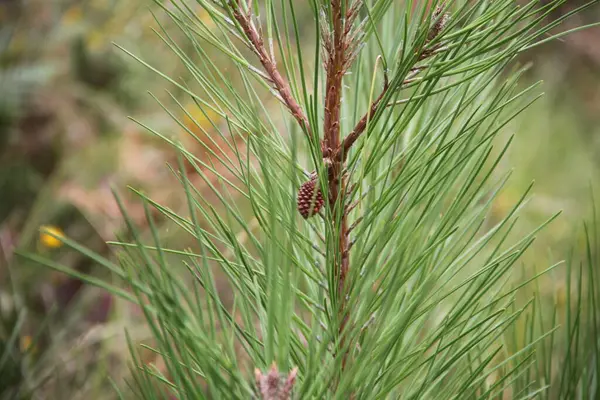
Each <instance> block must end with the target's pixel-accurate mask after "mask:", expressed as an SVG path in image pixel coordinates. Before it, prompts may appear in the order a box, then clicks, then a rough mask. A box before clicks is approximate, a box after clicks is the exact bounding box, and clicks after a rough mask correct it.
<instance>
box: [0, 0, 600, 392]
mask: <svg viewBox="0 0 600 400" xmlns="http://www.w3.org/2000/svg"><path fill="white" fill-rule="evenodd" d="M298 1H300V0H298ZM150 3H151V2H149V1H145V0H128V1H118V0H0V317H1V318H0V348H3V347H6V346H12V347H14V348H16V349H17V351H16V354H18V356H15V357H12V356H11V359H10V360H9V361H8V362H4V363H0V389H2V388H7V387H14V386H15V385H18V383H19V382H25V381H26V382H27V383H28V387H30V388H31V389H32V390H36V389H37V390H39V388H43V392H44V393H46V394H45V395H44V397H45V398H68V399H79V398H94V399H96V398H98V399H99V398H112V397H114V395H113V393H114V392H112V390H111V386H112V384H113V383H112V382H111V381H110V380H109V379H108V376H109V375H110V376H111V377H113V378H114V379H115V383H116V384H117V385H121V384H122V381H123V380H124V379H126V378H127V377H128V374H129V372H128V371H129V369H128V365H127V363H126V362H127V358H128V356H127V354H128V349H127V342H126V340H125V336H124V334H123V332H124V329H125V328H127V329H128V332H129V334H130V335H131V337H132V340H133V341H134V342H145V343H150V342H149V339H148V338H149V332H147V331H146V329H145V326H144V324H143V316H142V315H141V314H140V312H139V310H137V309H136V308H135V307H132V306H130V305H128V304H125V303H121V302H119V301H117V300H116V299H114V298H112V297H111V296H110V295H108V294H107V293H105V292H103V291H101V290H99V289H96V288H91V287H88V286H86V285H83V284H82V283H81V282H80V281H78V280H75V279H71V278H67V277H66V276H64V275H61V274H58V273H54V272H51V271H50V270H45V269H42V268H41V267H39V266H33V265H29V264H28V263H26V262H24V261H23V260H22V259H20V258H19V257H18V256H16V255H15V250H17V249H22V250H26V251H32V252H37V253H39V254H41V255H43V256H46V257H51V258H52V259H54V260H56V261H57V262H61V263H63V264H66V265H68V266H71V267H73V268H76V269H77V270H79V271H82V272H85V273H91V274H96V273H98V274H100V272H99V271H96V269H97V268H96V266H95V262H94V261H93V260H91V259H90V258H89V257H85V256H83V255H81V254H80V253H77V252H74V251H72V250H68V249H66V248H64V247H63V246H61V243H60V242H59V241H57V240H55V239H54V238H52V237H50V236H47V235H44V234H41V233H40V228H41V227H44V228H47V229H49V230H51V231H54V232H55V233H57V234H59V235H66V236H68V237H70V238H73V239H75V240H77V241H78V242H80V243H82V244H83V245H85V246H87V247H89V248H90V249H92V250H94V251H95V252H97V253H99V254H102V255H104V256H107V257H110V256H111V252H112V251H113V250H114V249H113V248H112V247H111V245H110V244H106V242H108V241H111V240H114V239H115V238H116V237H117V236H121V235H124V234H125V230H124V226H123V221H122V218H121V215H120V212H119V209H118V207H117V204H116V203H115V201H114V199H113V195H112V192H111V187H116V188H119V189H120V193H121V194H122V195H123V196H124V199H125V203H126V206H127V208H128V211H129V213H130V215H131V216H132V217H133V219H134V220H135V222H136V223H138V224H139V226H140V227H141V228H142V229H143V228H144V226H145V223H146V222H145V218H144V213H143V209H142V207H141V205H140V204H138V203H136V202H134V201H132V197H130V198H128V194H127V193H128V192H127V190H126V187H127V186H128V185H131V186H133V187H135V188H136V189H139V190H143V191H144V192H145V193H147V194H148V195H149V197H150V198H152V199H154V200H156V201H157V202H159V203H162V204H167V205H169V207H172V208H173V209H175V210H177V209H178V208H180V207H182V206H183V205H182V204H180V201H181V196H179V195H178V193H179V192H178V189H177V185H178V183H177V181H176V180H175V179H174V178H173V177H172V175H171V174H170V172H169V171H168V169H167V168H166V163H169V162H175V161H176V154H175V152H174V151H173V150H172V149H171V148H170V147H169V146H168V145H166V144H165V143H164V141H161V140H158V139H156V137H155V136H154V135H150V134H148V132H147V131H146V130H144V128H143V127H141V126H140V125H139V124H138V123H136V122H135V121H133V120H132V119H130V118H129V117H130V116H131V117H133V118H135V119H136V120H139V121H142V122H143V123H144V124H145V125H148V126H151V127H152V128H153V129H156V130H157V131H160V132H161V133H164V134H168V135H170V136H171V137H173V138H176V139H178V140H181V141H183V142H184V144H186V146H187V147H188V148H190V149H192V150H194V149H195V151H197V152H198V154H199V156H202V154H201V153H202V152H203V151H206V150H203V149H201V147H200V146H197V145H195V143H194V142H193V141H192V140H190V137H189V135H188V134H187V133H186V132H185V129H183V128H182V127H181V126H178V125H177V124H176V123H175V122H174V121H173V120H172V119H171V117H170V116H169V115H168V114H167V113H165V112H164V110H163V109H162V108H161V106H160V105H159V104H158V103H157V102H156V100H155V99H154V98H153V97H152V96H150V95H149V94H148V92H152V93H153V94H154V95H155V96H157V97H158V98H159V99H161V100H163V101H171V102H172V101H173V100H172V99H170V100H169V98H170V95H169V94H168V93H167V90H168V91H170V93H171V94H172V95H173V96H174V98H175V99H177V100H178V101H180V102H182V103H183V105H184V107H185V108H186V110H188V112H189V115H186V114H185V113H181V115H177V117H179V118H181V119H182V120H184V121H188V122H189V124H188V126H187V128H188V129H191V130H193V131H194V133H196V134H197V135H198V136H200V137H201V136H202V135H204V134H205V133H203V132H202V131H201V130H199V129H198V127H197V126H196V124H195V123H192V121H191V119H190V117H191V118H193V119H195V120H196V121H197V122H199V124H200V125H201V126H203V127H204V128H205V129H206V130H207V132H208V133H210V131H211V124H210V123H209V121H208V117H211V118H212V117H214V116H207V115H204V114H202V113H201V112H200V111H199V110H198V109H197V107H195V105H194V104H193V103H188V102H189V100H188V99H186V97H185V95H184V93H182V92H181V91H178V90H177V89H176V88H174V86H173V85H172V84H169V83H168V82H167V81H166V80H164V79H160V78H159V77H158V76H157V75H156V74H155V73H154V72H152V71H151V70H150V69H149V68H147V67H145V66H144V65H142V64H141V63H140V62H138V61H136V60H134V59H133V58H132V57H131V56H129V55H127V54H126V53H125V52H124V51H122V50H120V49H119V48H117V47H116V46H115V45H114V44H113V43H116V44H118V45H120V46H122V47H124V48H125V49H127V50H128V51H130V52H131V53H133V54H135V55H137V56H139V57H140V58H141V59H143V60H145V62H147V63H148V64H149V65H152V66H153V67H155V68H157V69H159V70H160V71H162V72H163V73H165V74H166V75H168V76H171V77H174V79H178V80H180V81H181V82H184V83H185V82H186V76H187V74H188V72H187V71H186V70H185V68H184V67H183V66H182V65H181V63H179V62H178V60H177V58H176V57H175V56H174V55H173V54H172V53H171V51H170V50H169V49H168V48H167V47H166V46H165V45H164V44H163V42H162V41H161V39H160V38H159V37H157V35H156V34H155V33H154V31H153V29H156V28H158V26H159V24H162V25H163V26H164V27H165V28H166V29H167V30H170V28H171V27H170V26H169V21H168V20H167V18H166V17H165V16H164V14H162V13H161V12H160V10H159V9H158V8H157V7H156V6H155V5H153V4H150ZM190 3H192V2H190ZM580 4H583V1H578V0H569V1H568V2H566V4H565V5H564V6H563V7H561V8H560V9H559V10H557V11H556V13H555V14H554V15H552V16H550V19H551V18H556V16H558V15H560V14H564V13H567V12H569V11H570V10H572V9H573V8H575V7H577V6H578V5H580ZM198 12H201V11H200V10H199V11H198ZM300 17H302V16H300ZM306 17H310V16H308V15H306ZM598 20H600V7H593V8H591V9H589V10H587V11H586V12H585V13H582V14H580V15H577V16H575V17H572V18H571V19H569V20H568V21H567V23H565V24H563V25H562V26H561V27H560V28H559V30H565V29H570V28H574V27H576V26H579V25H582V24H586V23H591V22H595V21H598ZM207 23H209V22H208V18H207ZM559 30H557V31H556V32H558V31H559ZM172 34H173V36H174V38H175V39H177V38H178V36H177V35H178V33H177V32H176V31H175V30H172ZM599 42H600V29H598V28H592V29H588V30H584V31H579V32H576V33H574V34H572V35H570V36H567V37H564V38H562V39H560V40H556V41H553V42H551V43H548V44H544V45H542V46H539V47H537V48H535V49H532V50H531V51H529V52H528V53H526V54H523V55H522V56H521V57H520V59H519V60H517V61H516V63H519V64H531V68H530V69H529V70H528V72H527V73H526V74H525V76H524V78H523V80H522V82H521V85H522V86H523V88H525V87H526V86H528V85H530V84H532V83H534V82H537V81H540V80H543V84H542V85H541V86H539V87H538V88H537V89H536V90H537V92H538V93H541V92H544V93H545V95H544V96H543V97H542V98H540V99H539V100H538V101H537V102H536V103H535V104H534V105H533V106H531V107H530V108H528V109H527V110H526V111H525V112H524V113H522V114H521V115H520V116H519V117H518V118H517V119H516V120H515V121H514V122H513V123H512V124H511V125H510V126H507V127H506V129H505V132H504V134H506V135H507V136H508V135H511V134H516V139H515V142H514V145H513V146H512V149H511V151H510V152H509V154H508V156H507V157H506V159H505V160H504V161H503V163H502V164H501V166H500V170H499V173H501V172H503V171H506V170H508V169H513V170H514V174H513V178H512V179H511V181H510V183H509V186H508V187H507V188H506V189H505V190H504V191H503V192H502V193H501V195H500V197H499V198H498V200H497V201H496V203H495V204H494V208H493V213H492V215H491V216H490V219H491V220H492V221H493V220H494V216H495V215H497V216H500V215H504V213H506V211H507V210H509V209H510V207H512V205H513V204H514V203H515V202H516V201H517V200H518V199H519V198H520V196H521V195H522V192H523V190H525V189H526V187H527V186H528V185H529V184H530V183H531V181H532V180H535V181H536V184H535V187H534V194H535V196H534V197H533V198H532V199H531V200H530V202H529V204H528V206H527V207H526V209H525V210H524V213H523V217H522V220H521V223H520V224H519V226H518V229H517V230H516V231H515V234H519V233H526V232H529V231H530V230H531V229H533V228H534V227H535V226H537V225H538V224H540V223H541V222H543V221H544V220H546V219H547V218H549V217H550V216H551V215H552V214H554V213H555V212H557V211H560V210H562V211H563V214H562V215H561V217H560V218H558V219H557V220H556V221H555V222H553V223H552V224H551V225H550V226H549V227H548V228H547V229H545V230H544V231H543V233H542V234H541V235H539V238H538V240H537V241H536V243H535V244H534V246H533V247H532V249H531V251H529V252H528V253H527V254H526V255H525V257H524V259H523V260H524V265H532V266H534V267H536V268H540V269H541V268H544V267H546V266H548V265H550V264H552V263H554V262H556V261H557V260H559V259H561V258H564V257H566V255H567V254H568V253H569V252H570V251H571V249H572V248H573V249H575V250H574V251H580V250H579V249H580V248H581V243H582V241H583V239H584V238H583V235H582V229H581V226H582V224H583V221H584V219H585V218H588V217H589V216H590V214H591V208H592V199H591V194H590V193H591V190H590V188H592V187H595V189H596V190H599V188H598V177H599V172H600V170H599V167H600V159H599V157H598V156H599V155H600V90H599V89H600V46H598V43H599ZM180 43H181V44H182V47H183V50H184V51H185V45H186V44H185V41H181V42H180ZM190 174H193V171H190ZM200 189H201V188H200ZM599 195H600V194H599ZM172 228H173V227H169V226H168V225H164V226H163V229H162V230H161V231H162V232H163V236H164V243H165V245H167V246H168V245H169V243H176V244H177V247H178V248H183V247H185V245H186V242H185V241H186V240H189V239H188V238H187V237H185V236H183V235H181V233H180V232H179V231H178V230H177V229H172ZM104 278H106V277H104ZM108 279H110V277H108ZM564 285H565V283H564V279H561V275H560V274H557V275H556V276H554V278H553V279H549V280H546V281H544V287H543V290H544V291H545V292H546V293H547V294H548V295H549V296H551V297H552V298H554V299H555V300H557V302H558V304H559V305H560V302H561V298H564V291H565V289H564ZM224 290H227V289H226V288H224ZM17 309H19V310H21V309H26V310H27V313H26V314H25V313H20V312H15V310H17ZM15 326H18V329H17V330H14V329H13V328H14V327H15ZM42 328H43V329H42ZM15 331H16V332H18V335H17V336H14V337H13V336H11V333H12V332H15ZM0 353H1V352H0ZM11 354H12V353H11ZM144 357H145V359H144V360H142V361H144V362H148V363H150V362H152V363H155V364H156V366H157V368H159V369H160V360H157V359H156V358H155V356H154V355H153V353H152V352H151V351H148V352H147V354H145V355H144ZM109 373H110V374H109ZM0 392H1V390H0ZM0 395H1V394H0ZM90 396H91V397H90Z"/></svg>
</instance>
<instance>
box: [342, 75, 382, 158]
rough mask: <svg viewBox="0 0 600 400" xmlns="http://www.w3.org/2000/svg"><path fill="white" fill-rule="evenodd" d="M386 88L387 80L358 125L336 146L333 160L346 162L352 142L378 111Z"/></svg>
mask: <svg viewBox="0 0 600 400" xmlns="http://www.w3.org/2000/svg"><path fill="white" fill-rule="evenodd" d="M388 88H389V84H388V83H387V80H386V83H385V85H384V87H383V90H382V91H381V94H380V95H379V96H378V97H377V99H375V101H374V102H373V103H372V104H371V106H370V107H369V111H367V113H366V114H365V115H364V116H363V117H362V118H361V119H360V121H358V123H357V124H356V126H355V127H354V129H353V130H352V132H350V134H349V135H348V136H346V138H345V139H344V142H343V143H342V145H341V146H338V147H337V148H336V149H337V150H336V151H335V153H334V156H333V158H334V160H339V161H345V160H346V158H347V157H348V153H349V152H350V148H351V147H352V145H353V144H354V142H356V141H357V140H358V138H359V137H360V135H362V134H363V132H364V131H365V129H366V128H367V124H368V123H369V121H370V120H371V118H373V115H375V114H376V113H377V110H379V106H380V103H381V100H382V99H383V97H384V96H385V93H386V92H387V90H388Z"/></svg>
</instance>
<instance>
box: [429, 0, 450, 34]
mask: <svg viewBox="0 0 600 400" xmlns="http://www.w3.org/2000/svg"><path fill="white" fill-rule="evenodd" d="M444 7H445V5H444V4H441V5H439V6H437V7H436V9H435V10H434V11H433V15H432V20H433V21H435V22H434V23H433V26H432V27H431V29H430V30H429V33H428V35H427V41H428V42H430V41H432V40H433V39H435V38H436V37H437V36H438V35H439V34H440V32H441V31H442V30H443V29H444V28H445V27H446V25H447V24H448V21H450V14H448V13H444V14H442V10H443V9H444Z"/></svg>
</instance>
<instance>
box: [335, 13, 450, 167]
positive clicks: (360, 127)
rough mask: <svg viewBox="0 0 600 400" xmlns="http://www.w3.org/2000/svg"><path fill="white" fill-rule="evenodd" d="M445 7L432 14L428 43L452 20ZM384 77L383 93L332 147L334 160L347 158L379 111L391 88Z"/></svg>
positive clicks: (426, 52) (411, 77)
mask: <svg viewBox="0 0 600 400" xmlns="http://www.w3.org/2000/svg"><path fill="white" fill-rule="evenodd" d="M444 8H445V3H442V4H440V5H439V6H437V7H436V9H435V10H434V12H433V14H432V20H433V21H434V24H433V26H432V27H431V28H430V30H429V32H428V34H427V41H426V43H430V42H432V41H433V40H434V39H436V38H437V36H438V35H439V34H440V33H441V31H442V30H443V29H444V27H445V26H446V24H447V23H448V21H449V20H450V14H448V13H444V14H442V11H443V9H444ZM441 48H443V47H442V44H441V43H437V44H435V45H433V46H431V47H430V48H426V49H424V50H423V51H422V52H421V54H419V56H418V57H417V62H419V61H423V60H425V59H427V58H429V57H431V56H433V55H435V54H437V52H438V50H440V49H441ZM423 69H425V67H422V66H420V67H418V66H414V67H413V68H411V70H410V72H409V74H408V76H407V77H406V78H405V79H404V80H403V82H402V85H401V86H400V87H402V86H404V85H407V84H409V83H412V82H414V81H415V79H414V77H415V76H416V75H417V74H418V73H419V72H421V71H422V70H423ZM384 79H385V81H384V85H383V89H382V91H381V93H380V94H379V96H377V98H376V99H375V101H373V103H371V106H370V107H369V110H368V111H367V113H366V114H365V115H364V116H363V117H362V118H361V119H360V120H359V121H358V123H357V124H356V126H355V127H354V129H353V130H352V132H350V134H349V135H348V136H346V138H345V139H344V141H343V142H342V144H341V145H340V146H337V147H332V148H334V149H335V151H334V154H333V157H332V159H333V160H336V161H339V162H343V161H345V160H346V158H347V157H348V153H349V152H350V148H351V147H352V145H354V143H355V142H356V141H357V140H358V138H360V136H361V135H362V134H363V133H364V131H365V129H366V128H367V124H368V123H369V121H370V120H371V119H372V118H373V116H374V115H375V114H376V113H377V111H378V110H379V109H380V108H381V107H382V106H381V101H382V100H383V98H384V97H385V94H386V93H387V91H388V90H389V88H390V85H389V82H388V78H387V75H385V76H384Z"/></svg>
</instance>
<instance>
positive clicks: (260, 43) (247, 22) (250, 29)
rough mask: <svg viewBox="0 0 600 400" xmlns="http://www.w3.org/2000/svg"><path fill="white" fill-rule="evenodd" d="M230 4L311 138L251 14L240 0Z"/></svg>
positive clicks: (279, 92)
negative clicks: (245, 9) (246, 11)
mask: <svg viewBox="0 0 600 400" xmlns="http://www.w3.org/2000/svg"><path fill="white" fill-rule="evenodd" d="M229 4H230V7H231V10H232V13H233V16H234V18H235V20H236V21H237V22H238V23H239V24H240V26H241V27H242V29H243V31H244V34H245V35H246V38H247V39H248V40H249V41H250V45H251V46H250V47H251V49H252V51H253V52H254V54H256V56H257V57H258V59H259V61H260V63H261V65H262V66H263V68H264V69H265V72H266V73H267V75H268V77H269V80H270V81H271V83H272V85H273V87H274V88H275V90H276V91H277V93H278V94H279V96H280V97H281V100H282V101H283V103H284V104H285V106H286V107H287V108H288V110H289V111H290V113H291V114H292V116H293V117H294V118H295V119H296V121H298V124H300V127H301V128H302V129H303V130H304V132H305V134H306V135H307V136H308V137H309V138H310V135H311V130H310V124H309V123H308V118H307V117H306V115H305V114H304V111H303V110H302V107H300V104H298V102H297V101H296V99H295V98H294V96H293V95H292V91H291V89H290V85H289V84H288V82H287V81H286V80H285V79H284V78H283V76H282V75H281V73H279V70H278V69H277V64H276V62H275V59H274V58H273V57H271V56H270V55H269V53H268V52H267V49H266V47H265V43H264V40H263V38H262V35H261V34H260V32H259V31H258V30H257V29H256V27H255V26H254V24H253V23H252V16H251V14H249V13H245V12H244V10H243V9H242V7H241V6H240V3H239V0H232V1H231V2H230V3H229Z"/></svg>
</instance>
